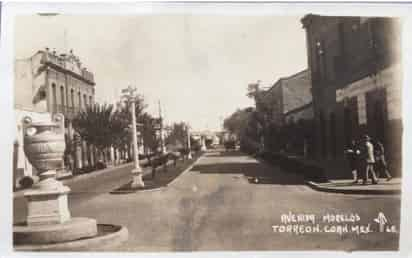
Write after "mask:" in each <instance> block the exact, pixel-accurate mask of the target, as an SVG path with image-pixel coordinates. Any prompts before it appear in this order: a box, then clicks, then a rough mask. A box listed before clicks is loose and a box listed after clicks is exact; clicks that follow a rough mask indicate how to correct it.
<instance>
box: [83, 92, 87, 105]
mask: <svg viewBox="0 0 412 258" xmlns="http://www.w3.org/2000/svg"><path fill="white" fill-rule="evenodd" d="M83 103H84V108H86V107H87V97H86V94H83Z"/></svg>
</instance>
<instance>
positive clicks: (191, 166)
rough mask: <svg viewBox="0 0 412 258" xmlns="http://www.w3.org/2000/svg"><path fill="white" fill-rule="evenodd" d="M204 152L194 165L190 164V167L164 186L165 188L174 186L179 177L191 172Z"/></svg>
mask: <svg viewBox="0 0 412 258" xmlns="http://www.w3.org/2000/svg"><path fill="white" fill-rule="evenodd" d="M203 155H204V154H201V155H200V156H199V157H198V158H197V159H196V160H195V162H193V164H192V165H190V166H189V167H187V168H186V169H185V170H183V172H182V173H180V175H179V176H177V177H176V178H175V179H173V180H172V181H171V182H169V183H168V184H167V185H166V186H164V188H166V187H169V186H172V185H173V183H174V182H176V181H177V179H178V178H180V177H182V176H183V175H184V174H186V173H187V172H189V171H190V170H191V169H192V168H193V167H194V166H195V165H196V164H197V163H198V162H199V160H200V159H201V158H202V157H203Z"/></svg>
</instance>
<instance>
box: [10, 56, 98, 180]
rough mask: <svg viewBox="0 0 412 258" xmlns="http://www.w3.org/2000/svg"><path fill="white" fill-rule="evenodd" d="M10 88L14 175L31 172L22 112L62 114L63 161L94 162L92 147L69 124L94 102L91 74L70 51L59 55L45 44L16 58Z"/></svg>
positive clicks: (38, 115) (79, 165)
mask: <svg viewBox="0 0 412 258" xmlns="http://www.w3.org/2000/svg"><path fill="white" fill-rule="evenodd" d="M14 90H15V94H14V96H15V97H14V98H15V99H14V105H15V112H16V124H17V135H16V142H15V145H16V148H17V150H16V151H15V152H16V153H17V154H18V155H17V158H16V160H17V164H16V166H15V172H16V170H17V171H19V172H17V174H18V176H22V175H26V176H31V175H32V171H31V170H32V168H31V167H30V165H29V164H28V162H27V160H26V158H25V157H24V152H23V148H22V147H23V146H22V145H23V140H22V131H21V130H22V127H21V119H22V118H23V117H24V116H25V115H30V116H32V117H33V119H50V117H51V114H53V113H62V114H63V115H64V116H65V127H66V143H67V144H66V145H67V147H66V149H70V150H69V152H70V153H66V155H65V165H66V166H69V167H70V169H72V170H73V169H79V168H82V167H84V166H88V165H89V164H90V165H92V164H93V163H94V161H95V160H94V155H93V154H94V151H93V149H94V148H92V146H89V145H88V144H87V143H86V142H84V141H82V140H81V139H80V138H79V137H78V136H77V134H76V132H74V130H73V128H72V126H71V120H72V119H73V117H74V116H75V115H76V114H77V113H78V112H80V110H82V109H84V108H85V107H86V106H88V105H92V104H93V103H94V94H95V82H94V76H93V73H91V72H89V71H88V70H87V68H85V67H83V66H82V63H81V61H80V59H79V58H78V57H77V56H75V55H74V54H73V51H70V53H69V54H60V55H59V54H57V53H56V52H55V51H49V49H47V48H46V49H45V50H40V51H38V52H37V53H35V54H34V55H33V56H32V57H30V58H27V59H19V60H16V61H15V86H14ZM71 157H72V158H71ZM66 158H67V159H66Z"/></svg>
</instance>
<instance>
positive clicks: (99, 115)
mask: <svg viewBox="0 0 412 258" xmlns="http://www.w3.org/2000/svg"><path fill="white" fill-rule="evenodd" d="M113 109H114V108H113V105H107V104H103V105H100V104H98V103H96V104H94V105H90V106H88V107H86V109H84V110H82V111H81V112H80V113H79V114H78V115H77V116H76V117H75V118H74V119H73V128H74V130H75V131H76V132H77V133H78V134H79V135H80V137H81V138H82V139H83V140H85V141H86V142H88V143H89V144H93V145H94V146H95V147H96V148H97V150H98V152H99V156H102V154H103V159H104V161H105V160H106V155H104V151H105V149H106V148H108V147H110V146H112V145H113V144H114V143H115V140H116V137H118V134H119V133H118V130H119V128H120V127H121V125H119V122H118V121H116V120H115V116H114V112H113Z"/></svg>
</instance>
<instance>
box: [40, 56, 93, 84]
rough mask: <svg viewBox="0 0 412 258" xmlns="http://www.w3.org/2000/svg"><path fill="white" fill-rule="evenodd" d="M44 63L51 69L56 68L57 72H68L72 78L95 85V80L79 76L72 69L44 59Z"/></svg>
mask: <svg viewBox="0 0 412 258" xmlns="http://www.w3.org/2000/svg"><path fill="white" fill-rule="evenodd" d="M44 64H45V65H47V66H48V67H51V68H53V69H54V70H56V71H59V72H62V73H65V74H69V75H71V76H73V77H74V78H76V79H79V80H81V81H83V82H85V83H87V84H89V85H91V86H95V85H96V83H95V82H92V81H90V80H87V79H86V78H84V77H83V76H81V75H79V74H77V73H75V72H73V71H70V70H67V69H65V68H63V67H61V66H59V65H56V64H54V63H52V62H49V61H45V62H44Z"/></svg>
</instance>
